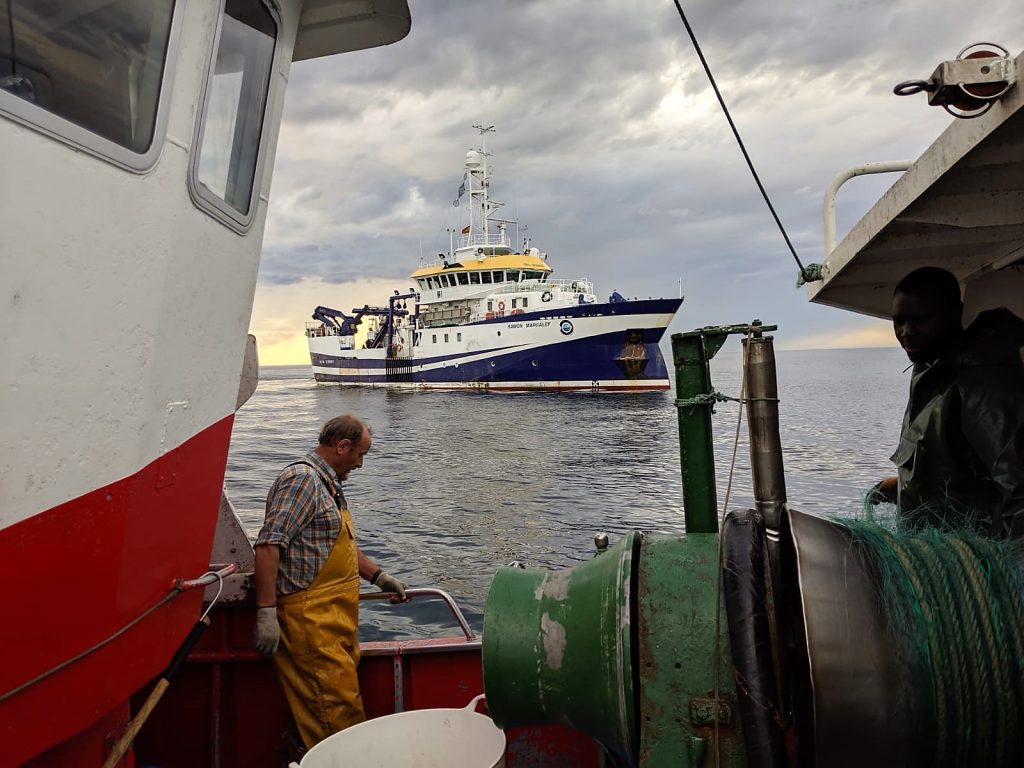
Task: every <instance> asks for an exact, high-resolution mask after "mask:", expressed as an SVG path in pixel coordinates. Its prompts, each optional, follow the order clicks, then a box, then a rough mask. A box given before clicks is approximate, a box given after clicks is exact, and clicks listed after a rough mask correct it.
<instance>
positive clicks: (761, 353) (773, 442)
mask: <svg viewBox="0 0 1024 768" xmlns="http://www.w3.org/2000/svg"><path fill="white" fill-rule="evenodd" d="M743 348H744V359H745V360H746V371H745V376H746V377H747V398H746V399H747V424H748V425H749V429H750V468H751V474H752V476H753V483H754V504H755V506H756V508H757V511H758V512H760V513H761V515H762V517H763V518H764V521H765V524H766V525H767V526H768V528H769V529H773V530H775V531H778V529H779V524H780V522H781V517H782V508H783V506H784V505H785V504H786V474H785V470H784V467H783V462H782V440H781V438H780V437H779V386H778V381H777V379H776V373H775V348H774V342H773V339H772V337H771V336H762V335H761V334H760V332H756V333H755V334H754V335H752V336H751V337H750V338H749V339H743Z"/></svg>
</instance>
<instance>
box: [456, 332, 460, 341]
mask: <svg viewBox="0 0 1024 768" xmlns="http://www.w3.org/2000/svg"><path fill="white" fill-rule="evenodd" d="M455 340H456V341H462V334H461V333H456V334H455Z"/></svg>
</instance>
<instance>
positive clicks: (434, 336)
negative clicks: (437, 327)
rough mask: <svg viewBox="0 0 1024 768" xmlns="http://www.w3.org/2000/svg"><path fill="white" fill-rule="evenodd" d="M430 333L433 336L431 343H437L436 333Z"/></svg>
mask: <svg viewBox="0 0 1024 768" xmlns="http://www.w3.org/2000/svg"><path fill="white" fill-rule="evenodd" d="M430 335H431V336H432V337H433V342H432V343H434V344H437V334H436V333H432V334H430Z"/></svg>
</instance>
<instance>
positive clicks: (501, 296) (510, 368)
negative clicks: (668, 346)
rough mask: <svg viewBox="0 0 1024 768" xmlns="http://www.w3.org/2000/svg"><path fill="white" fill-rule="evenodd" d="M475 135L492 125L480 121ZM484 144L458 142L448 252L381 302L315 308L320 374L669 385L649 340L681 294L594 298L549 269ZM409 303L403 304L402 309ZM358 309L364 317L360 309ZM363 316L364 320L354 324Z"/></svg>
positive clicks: (541, 386) (575, 385) (312, 332)
mask: <svg viewBox="0 0 1024 768" xmlns="http://www.w3.org/2000/svg"><path fill="white" fill-rule="evenodd" d="M477 128H478V129H479V130H480V131H481V136H482V137H483V136H486V134H487V133H489V132H490V131H492V130H493V127H491V126H488V127H481V126H477ZM488 157H489V155H488V153H487V151H486V146H485V145H483V146H481V148H480V149H471V150H469V151H468V152H467V153H466V157H465V161H464V176H463V183H462V186H460V188H459V192H458V198H457V200H456V204H460V203H461V201H462V200H463V198H465V200H466V203H465V205H464V206H463V212H464V215H465V219H464V221H465V222H466V223H465V226H463V227H462V228H461V229H460V230H459V231H458V233H457V234H456V233H453V234H452V240H451V247H450V248H449V250H448V252H447V253H440V254H438V256H437V258H436V259H434V260H432V261H430V262H428V263H422V264H421V265H420V268H419V269H417V270H416V271H415V272H413V273H412V275H410V279H411V280H412V281H413V282H414V287H411V288H409V289H407V290H406V291H405V292H400V291H395V294H394V295H392V296H391V297H389V299H388V304H387V306H380V307H369V306H365V307H363V308H361V309H358V308H357V309H353V310H352V315H347V314H345V313H344V312H339V311H337V310H331V309H329V308H327V307H318V308H317V310H316V312H315V313H314V315H313V318H314V321H315V322H312V323H308V324H307V327H306V336H307V339H308V342H309V351H310V358H311V362H312V365H313V375H314V377H315V378H316V380H317V381H318V382H324V383H339V384H358V385H378V386H381V385H382V386H395V387H414V388H437V389H463V388H466V389H490V390H513V391H515V390H547V391H551V390H556V391H559V390H594V391H621V390H632V391H638V390H639V391H643V390H664V389H668V388H669V380H668V371H667V369H666V367H665V360H664V358H663V356H662V354H661V350H660V348H659V346H658V344H659V342H660V341H661V338H662V336H663V334H664V332H665V328H666V327H667V326H668V324H669V323H670V322H671V321H672V318H673V317H674V316H675V313H676V311H677V310H678V309H679V306H680V304H681V303H682V298H681V297H680V298H668V299H645V300H627V299H625V298H623V297H622V296H620V295H619V294H618V293H615V292H613V293H612V294H611V295H610V296H609V297H608V299H607V300H599V299H598V296H597V295H596V294H595V292H594V287H593V284H592V283H591V282H590V281H589V280H587V279H584V278H578V279H570V280H556V279H554V278H553V277H552V275H553V272H554V270H553V268H552V267H551V265H550V264H549V263H548V258H547V254H546V253H542V252H541V251H540V250H539V249H538V248H536V247H530V246H529V245H528V244H524V245H523V247H522V248H521V249H519V250H517V247H516V246H515V245H514V243H513V240H512V236H511V235H510V231H509V230H510V228H514V229H516V230H518V226H519V223H518V221H516V220H512V219H505V218H501V217H500V216H499V215H498V212H499V210H500V209H501V207H502V205H501V203H499V202H497V201H495V200H493V199H492V198H491V196H490V187H491V173H490V170H489V168H488V162H487V160H488ZM410 304H411V305H412V306H411V308H410ZM364 317H365V318H366V320H365V321H364V319H363V318H364ZM363 322H365V323H366V325H365V327H363V326H362V323H363Z"/></svg>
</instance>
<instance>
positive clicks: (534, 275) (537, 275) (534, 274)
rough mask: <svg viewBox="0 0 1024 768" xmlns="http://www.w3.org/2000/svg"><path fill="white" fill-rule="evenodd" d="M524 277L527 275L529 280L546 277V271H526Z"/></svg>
mask: <svg viewBox="0 0 1024 768" xmlns="http://www.w3.org/2000/svg"><path fill="white" fill-rule="evenodd" d="M523 277H525V278H526V279H527V280H540V279H541V278H542V277H544V273H543V272H524V273H523Z"/></svg>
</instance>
